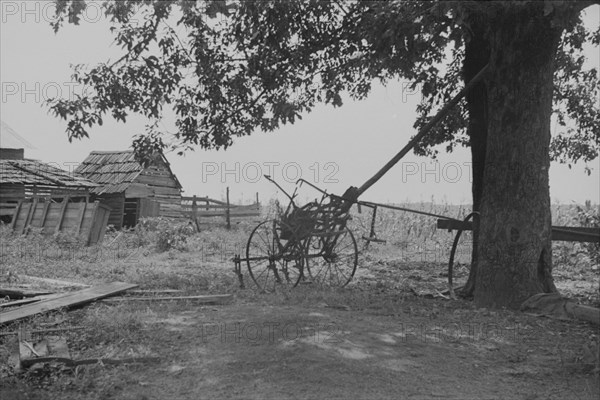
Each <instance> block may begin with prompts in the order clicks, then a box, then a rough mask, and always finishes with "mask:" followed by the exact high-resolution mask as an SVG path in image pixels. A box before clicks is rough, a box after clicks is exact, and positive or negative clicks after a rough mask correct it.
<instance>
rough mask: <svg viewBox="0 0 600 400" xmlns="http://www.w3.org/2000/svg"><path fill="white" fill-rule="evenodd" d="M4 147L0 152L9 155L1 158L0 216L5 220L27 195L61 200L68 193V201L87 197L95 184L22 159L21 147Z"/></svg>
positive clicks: (50, 166)
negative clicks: (15, 149) (14, 149)
mask: <svg viewBox="0 0 600 400" xmlns="http://www.w3.org/2000/svg"><path fill="white" fill-rule="evenodd" d="M4 150H5V151H2V156H3V157H7V158H11V159H0V216H1V218H2V220H3V221H4V222H10V220H11V219H12V215H13V212H14V209H15V208H16V205H17V204H18V203H19V202H21V201H24V200H26V199H36V198H45V199H47V200H48V201H62V199H63V198H65V197H67V196H68V197H69V198H70V200H71V201H86V200H87V199H88V197H89V195H90V190H91V189H92V188H94V187H95V186H96V185H95V184H94V183H93V182H90V181H89V180H87V179H83V178H81V177H78V176H76V175H74V174H72V173H69V172H67V171H64V170H62V169H60V168H57V167H55V166H53V165H50V164H46V163H43V162H41V161H37V160H29V159H23V158H22V155H23V151H22V149H21V151H20V152H19V151H7V149H4ZM8 150H13V149H8ZM9 154H10V156H8V155H9ZM19 158H20V159H19Z"/></svg>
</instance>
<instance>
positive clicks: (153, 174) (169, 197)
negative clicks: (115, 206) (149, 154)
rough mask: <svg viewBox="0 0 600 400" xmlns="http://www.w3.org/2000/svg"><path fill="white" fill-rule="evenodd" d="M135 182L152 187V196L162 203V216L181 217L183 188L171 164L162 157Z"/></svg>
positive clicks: (160, 212) (160, 213)
mask: <svg viewBox="0 0 600 400" xmlns="http://www.w3.org/2000/svg"><path fill="white" fill-rule="evenodd" d="M135 183H138V184H142V185H147V186H148V187H149V188H151V189H152V192H153V195H152V196H151V197H150V198H151V199H153V200H155V201H157V202H158V203H159V204H160V211H159V215H160V216H162V217H172V218H178V217H181V189H180V188H179V184H178V182H177V180H176V179H175V177H174V176H173V174H172V173H171V171H170V168H169V166H168V165H167V164H166V163H165V162H164V161H163V160H162V159H161V158H158V159H157V160H156V161H155V162H154V163H153V164H152V165H151V166H149V167H148V168H146V169H145V170H144V171H142V172H141V173H140V174H139V175H138V177H137V178H136V179H135ZM128 197H129V196H128ZM131 197H134V196H131ZM135 197H137V196H135Z"/></svg>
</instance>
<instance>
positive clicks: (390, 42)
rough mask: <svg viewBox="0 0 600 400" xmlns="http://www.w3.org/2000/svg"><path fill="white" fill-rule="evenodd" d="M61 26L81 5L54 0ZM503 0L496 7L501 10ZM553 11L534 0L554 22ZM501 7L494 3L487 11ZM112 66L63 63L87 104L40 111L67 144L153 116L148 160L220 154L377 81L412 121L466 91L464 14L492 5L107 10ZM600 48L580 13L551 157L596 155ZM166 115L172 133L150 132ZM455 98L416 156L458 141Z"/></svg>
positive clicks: (165, 5) (460, 121)
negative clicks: (115, 54) (408, 97)
mask: <svg viewBox="0 0 600 400" xmlns="http://www.w3.org/2000/svg"><path fill="white" fill-rule="evenodd" d="M56 3H57V13H56V16H57V19H56V21H55V22H54V23H53V27H54V29H55V31H56V30H58V29H59V28H60V26H61V24H63V23H64V22H65V21H68V22H70V23H74V24H78V23H79V22H80V18H81V13H82V12H83V10H84V9H85V1H83V0H71V1H67V0H58V1H57V2H56ZM505 3H506V2H505ZM552 4H553V3H552V2H545V4H542V3H540V12H544V13H551V12H554V10H553V9H552V7H553V6H552ZM496 6H497V5H496ZM103 7H104V11H105V15H106V17H107V18H108V19H109V21H110V23H111V31H112V32H113V34H114V37H115V42H116V44H117V45H118V46H120V47H121V48H122V49H123V56H122V57H121V58H119V59H118V60H116V61H113V62H106V63H102V64H99V65H96V66H94V67H93V68H86V67H84V66H82V65H77V66H74V67H73V79H74V80H75V81H76V82H78V83H80V84H83V85H85V86H86V87H88V90H86V96H85V97H76V98H74V99H53V100H51V101H50V102H49V107H50V110H51V111H52V112H53V113H54V114H55V115H57V116H59V117H61V118H63V119H65V120H67V134H68V137H69V140H73V139H79V138H83V137H87V136H88V135H89V129H90V128H92V127H93V126H94V125H97V124H99V125H101V124H102V120H103V118H105V117H106V116H107V115H109V116H111V117H113V118H115V119H116V120H120V121H123V122H125V121H126V119H127V117H128V116H130V115H131V114H140V115H143V116H145V117H147V118H148V120H149V121H150V123H149V125H148V127H147V130H146V132H144V133H142V134H140V135H138V136H136V138H135V140H134V143H133V145H134V148H135V149H136V151H137V152H138V154H140V156H141V158H142V159H143V158H144V157H143V156H144V155H145V154H146V155H147V154H149V153H151V152H153V151H155V150H158V149H160V150H163V149H164V148H166V147H170V148H172V149H177V150H178V151H179V152H180V153H183V152H185V151H186V150H191V149H193V148H194V147H195V146H198V145H199V146H201V147H203V148H215V149H219V148H227V147H228V146H230V145H231V144H232V143H233V140H234V138H235V137H238V136H244V135H250V134H251V133H252V132H254V131H256V130H259V129H260V130H263V131H273V130H275V129H277V128H278V127H279V126H281V125H282V124H287V123H294V122H295V121H296V119H300V118H301V116H302V115H303V114H305V113H307V112H310V111H311V109H312V108H313V107H315V105H316V104H317V103H325V104H331V105H333V106H336V107H338V106H341V105H342V96H343V95H344V94H345V93H347V94H349V95H350V96H351V98H353V99H362V98H364V97H365V96H367V95H368V93H369V91H370V89H371V85H372V84H373V82H375V81H380V82H381V83H383V84H385V83H387V82H388V81H390V80H394V79H398V78H403V79H407V80H409V81H411V82H413V88H415V87H419V88H420V89H421V91H422V94H423V100H422V102H421V104H420V105H419V106H418V110H417V111H418V114H419V118H418V120H417V121H416V123H415V126H416V127H418V126H422V125H423V124H425V123H426V122H427V116H428V115H430V114H431V113H432V112H433V111H435V109H436V108H438V107H440V106H441V104H443V103H444V102H446V101H447V100H448V99H449V98H450V97H451V96H453V95H454V94H455V93H456V92H457V91H458V90H459V89H460V87H462V84H461V79H462V76H461V70H462V63H463V59H464V46H465V43H466V41H468V40H470V36H469V35H470V29H469V23H468V22H466V21H467V18H466V16H467V15H469V13H480V14H482V15H483V17H484V18H485V15H486V13H489V9H490V8H489V5H479V4H474V3H469V2H467V3H460V2H439V1H410V2H409V1H400V2H396V1H377V2H373V1H349V2H345V1H309V2H304V1H286V0H282V1H240V2H229V1H185V0H184V1H174V0H172V1H166V0H160V1H149V0H128V1H105V2H104V3H103ZM599 42H600V29H599V30H597V31H595V32H589V31H587V30H586V29H585V27H584V26H583V24H582V21H581V19H580V18H579V17H578V18H577V19H576V20H575V21H574V22H573V23H570V24H569V26H568V27H567V29H566V31H565V34H564V35H563V38H562V43H561V46H560V50H559V52H558V54H557V58H556V59H557V68H556V73H555V102H554V105H555V107H554V111H555V115H556V120H557V124H558V126H559V127H560V131H558V132H556V134H555V135H554V137H553V141H552V145H551V151H552V156H553V158H554V159H557V160H560V161H563V162H568V163H571V162H576V161H578V160H583V161H585V162H588V161H591V160H593V159H595V158H596V157H597V155H598V138H599V137H600V110H599V109H598V105H597V103H596V99H597V98H598V96H599V94H600V93H599V89H598V87H599V84H598V83H599V82H598V72H597V70H596V69H589V70H585V69H584V62H585V57H584V52H583V50H584V45H585V44H586V43H592V44H594V45H596V46H597V45H598V44H599ZM166 110H173V111H174V112H175V114H176V128H177V130H176V132H175V133H173V134H168V133H166V132H161V131H160V130H159V129H158V123H159V121H160V120H161V118H162V116H163V115H164V113H165V111H166ZM467 119H468V116H467V112H466V107H465V104H464V102H463V103H461V104H460V105H459V106H458V107H455V108H454V110H453V111H452V113H451V114H450V115H449V116H448V117H447V118H446V119H445V120H444V121H443V123H441V124H440V125H439V126H438V127H437V128H436V129H435V131H434V132H433V134H431V135H429V136H427V137H426V138H425V139H424V140H423V141H422V142H421V143H420V146H418V147H417V149H416V151H417V152H418V153H420V154H429V155H434V156H435V154H436V153H437V150H436V149H435V148H434V146H436V145H439V144H443V143H445V144H446V147H447V150H449V151H451V150H452V148H453V147H454V146H456V145H468V143H469V138H468V136H467V132H466V126H467Z"/></svg>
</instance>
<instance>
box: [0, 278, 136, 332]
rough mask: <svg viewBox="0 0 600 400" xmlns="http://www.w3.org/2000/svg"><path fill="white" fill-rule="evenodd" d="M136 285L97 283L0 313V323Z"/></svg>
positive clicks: (108, 294)
mask: <svg viewBox="0 0 600 400" xmlns="http://www.w3.org/2000/svg"><path fill="white" fill-rule="evenodd" d="M135 287H137V285H134V284H131V283H124V282H112V283H105V284H102V285H96V286H94V287H91V288H89V289H83V290H78V291H76V292H72V293H69V294H68V295H65V296H62V297H59V298H56V299H49V300H43V301H40V302H37V303H33V304H28V305H25V306H22V307H19V308H18V309H16V310H11V311H6V312H2V313H0V325H4V324H7V323H9V322H13V321H17V320H20V319H23V318H27V317H31V316H33V315H36V314H40V313H44V312H47V311H51V310H57V309H59V308H63V307H74V306H77V305H81V304H86V303H89V302H91V301H94V300H99V299H103V298H105V297H108V296H112V295H115V294H118V293H121V292H124V291H126V290H128V289H133V288H135Z"/></svg>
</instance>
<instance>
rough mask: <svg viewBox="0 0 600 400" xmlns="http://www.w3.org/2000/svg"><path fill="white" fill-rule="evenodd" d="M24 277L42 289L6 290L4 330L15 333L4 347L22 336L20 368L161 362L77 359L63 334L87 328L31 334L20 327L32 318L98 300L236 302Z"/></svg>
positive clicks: (1, 292)
mask: <svg viewBox="0 0 600 400" xmlns="http://www.w3.org/2000/svg"><path fill="white" fill-rule="evenodd" d="M22 278H24V279H25V280H28V281H33V282H35V283H36V284H37V285H35V286H36V288H32V285H31V284H29V285H20V287H0V329H2V328H5V329H11V330H10V331H1V332H0V344H2V343H3V342H5V341H6V340H7V339H8V338H10V337H15V336H17V338H18V348H17V349H15V351H14V354H11V357H10V359H9V363H10V364H12V365H13V366H14V367H15V369H17V370H19V369H24V368H29V367H31V366H33V365H36V364H37V365H42V364H45V363H61V364H63V365H64V366H66V367H74V366H78V365H89V364H96V363H99V362H100V363H103V364H112V365H118V364H124V363H147V362H155V361H158V359H157V358H156V357H130V358H119V359H114V358H93V359H83V360H74V359H72V357H71V355H70V352H69V348H68V345H67V339H66V337H64V336H63V334H64V333H65V332H67V331H78V330H84V329H86V327H84V326H68V327H63V328H46V329H39V330H25V329H24V328H23V326H22V325H21V326H17V325H18V324H17V322H21V321H23V320H25V319H27V318H29V317H33V316H35V315H39V314H43V313H46V312H49V311H55V310H61V309H72V308H74V307H78V306H83V305H86V304H89V303H92V302H96V301H102V302H106V303H109V304H110V303H121V302H126V301H135V302H157V301H179V300H187V301H193V302H195V303H201V304H215V303H223V302H225V301H227V300H230V299H231V298H232V296H231V295H228V294H221V295H193V296H182V295H181V293H180V291H178V290H133V289H135V288H137V286H138V285H136V284H130V283H124V282H111V283H103V284H98V285H93V286H90V285H85V284H81V283H75V282H66V281H62V280H56V279H47V278H37V277H26V276H22ZM23 286H25V287H23ZM40 286H42V287H44V288H40ZM48 288H50V289H48ZM69 289H70V290H69ZM157 294H160V295H157ZM115 296H119V297H115Z"/></svg>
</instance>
